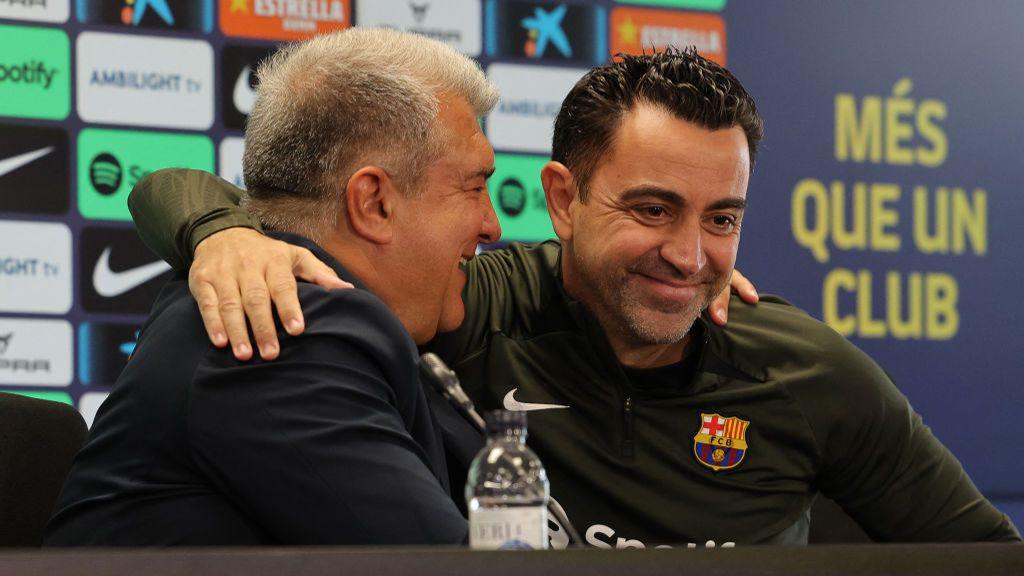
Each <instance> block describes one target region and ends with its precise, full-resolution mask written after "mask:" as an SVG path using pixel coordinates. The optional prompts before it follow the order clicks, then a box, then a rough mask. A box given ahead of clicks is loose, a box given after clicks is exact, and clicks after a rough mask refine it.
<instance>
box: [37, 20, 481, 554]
mask: <svg viewBox="0 0 1024 576" xmlns="http://www.w3.org/2000/svg"><path fill="white" fill-rule="evenodd" d="M260 77H261V85H260V88H259V93H258V97H257V101H256V104H255V108H254V110H253V113H252V115H251V117H250V119H249V125H248V129H247V132H246V145H247V150H246V155H245V160H244V170H245V177H246V181H247V182H248V183H249V194H248V200H247V203H248V209H249V211H250V213H252V214H254V215H256V217H257V218H258V219H259V220H260V221H261V222H262V223H263V224H264V225H265V226H267V227H268V228H273V229H274V230H276V231H277V234H276V237H277V238H279V239H282V240H284V241H285V242H288V243H290V244H292V245H296V246H302V247H305V248H308V249H309V250H310V251H312V253H313V254H314V255H315V256H316V257H317V258H318V259H319V260H321V261H322V262H324V263H325V264H327V265H328V266H329V267H330V268H331V269H332V270H333V271H334V272H336V273H337V274H338V276H339V277H341V278H342V279H344V280H347V281H348V282H350V283H352V284H353V285H355V287H356V289H353V290H341V291H334V292H330V291H327V290H325V289H323V288H320V287H318V286H314V285H312V284H303V285H302V286H301V287H300V289H299V300H300V301H301V303H302V306H303V308H304V310H305V311H306V320H307V321H306V324H307V325H306V329H305V333H304V334H303V336H302V337H300V338H295V339H289V340H287V341H286V343H285V345H284V347H283V348H282V350H281V351H280V357H279V359H278V360H277V361H276V362H274V363H262V362H259V361H253V362H249V363H243V362H240V361H238V360H236V359H235V358H234V357H233V355H232V354H231V352H230V351H226V350H221V349H218V348H216V347H214V346H213V345H212V344H211V343H210V342H209V341H208V340H207V337H206V334H205V332H204V329H203V323H202V320H201V319H200V315H199V312H198V311H197V310H196V309H195V304H194V302H193V300H192V297H191V296H190V294H189V291H188V286H187V284H186V281H185V280H186V279H185V277H184V276H183V275H179V276H178V277H176V278H175V279H174V280H173V281H172V282H171V283H170V284H169V285H168V286H167V287H166V288H165V289H164V290H163V292H162V293H161V294H160V297H159V298H158V300H157V302H156V304H155V305H154V308H153V312H152V314H151V316H150V318H149V320H148V321H147V322H146V325H145V326H144V327H143V329H142V332H141V335H140V337H139V343H138V347H137V348H136V351H135V355H134V357H133V360H132V362H131V363H130V366H128V367H127V369H126V370H125V371H124V373H123V374H122V375H121V377H120V378H119V379H118V381H117V383H116V384H115V386H114V390H113V392H112V393H111V395H110V397H109V398H108V399H107V401H106V402H105V403H104V405H103V407H102V408H101V410H100V412H99V414H98V416H97V418H96V421H95V425H94V427H93V429H92V432H91V435H90V439H89V441H88V443H87V445H86V446H85V448H84V449H83V451H82V452H81V454H80V455H79V456H78V458H77V460H76V462H75V464H74V467H73V469H72V472H71V475H70V478H69V479H68V481H67V483H66V485H65V488H64V491H63V493H62V495H61V498H60V502H59V504H58V507H57V513H56V515H55V516H54V518H53V519H52V521H51V523H50V526H49V534H48V538H47V541H48V543H49V544H50V545H94V546H96V545H102V546H109V545H146V546H151V545H172V544H180V545H208V544H218V545H226V544H244V545H252V544H327V543H336V544H414V543H420V544H427V543H449V544H455V543H459V542H462V541H463V540H464V539H465V536H466V531H467V526H466V522H465V520H464V519H463V517H462V515H461V514H460V513H459V510H458V508H457V507H456V505H455V503H454V502H453V500H452V498H451V497H450V494H449V491H448V473H447V470H446V465H445V458H444V451H443V446H442V442H441V437H440V434H439V431H438V427H437V424H436V422H435V420H434V417H433V416H432V415H431V412H430V410H429V409H428V398H427V397H426V396H425V392H424V390H423V389H422V388H421V386H420V383H419V380H418V377H417V374H418V372H417V359H418V356H417V350H416V345H417V344H422V343H424V342H427V341H428V340H430V339H432V338H433V337H434V335H435V333H437V332H438V331H440V330H451V329H454V328H456V327H457V326H458V325H459V324H460V323H461V322H462V320H463V317H464V309H463V303H462V299H461V292H462V288H463V285H464V283H465V281H466V277H465V274H464V272H463V270H462V268H463V266H464V264H465V262H466V261H467V260H468V259H471V258H472V257H473V255H474V253H475V250H476V247H477V244H478V243H479V242H494V241H496V240H497V239H498V237H499V236H500V234H501V230H500V228H499V226H498V223H497V219H496V216H495V214H494V210H493V208H492V207H491V204H490V200H489V197H488V195H487V191H486V187H485V181H486V179H487V177H488V176H489V175H490V174H491V172H493V170H494V153H493V151H492V150H491V147H490V145H488V143H487V141H486V139H485V138H484V135H483V134H482V133H481V132H480V128H479V124H478V118H479V117H480V116H482V115H483V114H486V113H487V111H488V110H489V109H490V108H491V107H492V106H493V105H494V103H495V101H496V99H497V95H496V92H495V90H494V88H493V86H492V85H491V84H490V83H489V82H488V81H487V80H486V78H485V77H484V75H483V73H482V72H481V71H480V69H479V68H478V66H477V65H476V64H475V63H473V62H472V61H471V60H469V59H467V58H465V57H464V56H461V55H459V54H457V53H456V52H455V51H453V50H452V49H450V48H448V47H446V46H444V45H443V44H440V43H438V42H435V41H431V40H427V39H425V38H422V37H418V36H413V35H408V34H402V33H399V32H394V31H387V30H373V29H352V30H348V31H345V32H340V33H336V34H332V35H329V36H323V37H318V38H316V39H313V40H311V41H309V42H305V43H302V44H298V45H293V46H291V47H289V48H286V49H285V50H283V51H282V52H280V53H278V54H277V55H276V56H275V57H274V58H273V59H272V60H271V61H270V62H269V63H268V64H266V65H265V66H263V67H261V69H260ZM455 488H456V489H458V488H460V487H455Z"/></svg>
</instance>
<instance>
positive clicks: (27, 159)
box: [0, 146, 53, 176]
mask: <svg viewBox="0 0 1024 576" xmlns="http://www.w3.org/2000/svg"><path fill="white" fill-rule="evenodd" d="M50 152H53V146H47V147H46V148H40V149H39V150H33V151H31V152H25V153H24V154H18V155H17V156H11V157H10V158H5V159H4V160H0V176H5V175H7V174H10V173H11V172H14V171H15V170H17V169H18V168H21V167H22V166H24V165H25V164H29V163H31V162H34V161H36V160H38V159H40V158H42V157H43V156H46V155H47V154H49V153H50Z"/></svg>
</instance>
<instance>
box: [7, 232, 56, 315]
mask: <svg viewBox="0 0 1024 576" xmlns="http://www.w3.org/2000/svg"><path fill="white" fill-rule="evenodd" d="M72 272H73V271H72V265H71V231H70V230H69V229H68V227H67V226H65V225H64V224H49V223H35V222H15V221H10V220H0V312H30V313H43V314H66V313H67V312H68V310H70V309H71V294H72V292H71V279H72Z"/></svg>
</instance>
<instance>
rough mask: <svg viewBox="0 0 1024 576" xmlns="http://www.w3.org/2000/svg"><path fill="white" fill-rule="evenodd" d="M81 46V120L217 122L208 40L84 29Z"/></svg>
mask: <svg viewBox="0 0 1024 576" xmlns="http://www.w3.org/2000/svg"><path fill="white" fill-rule="evenodd" d="M76 46H77V49H78V50H77V54H76V62H77V65H78V66H77V71H76V75H77V76H76V77H77V82H76V86H77V87H78V115H79V116H81V117H82V120H85V121H86V122H102V123H108V124H128V125H132V126H153V127H157V128H184V129H191V130H206V129H208V128H210V126H211V125H212V124H213V49H212V48H211V47H210V45H209V44H208V43H206V42H204V41H202V40H186V39H180V38H156V37H147V36H128V35H123V34H106V33H100V32H83V33H82V34H80V35H79V36H78V40H77V41H76Z"/></svg>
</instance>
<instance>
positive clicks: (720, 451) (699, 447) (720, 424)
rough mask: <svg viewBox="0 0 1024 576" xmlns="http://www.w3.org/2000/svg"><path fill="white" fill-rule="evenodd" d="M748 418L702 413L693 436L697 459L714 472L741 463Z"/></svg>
mask: <svg viewBox="0 0 1024 576" xmlns="http://www.w3.org/2000/svg"><path fill="white" fill-rule="evenodd" d="M748 426H750V421H749V420H740V419H739V418H736V417H735V416H729V417H725V416H722V415H720V414H704V413H703V412H702V413H701V415H700V428H698V429H697V434H696V435H694V437H693V454H694V455H695V456H696V457H697V461H698V462H700V463H701V464H703V465H705V466H707V467H708V468H711V469H712V470H714V471H715V472H718V471H719V470H729V469H730V468H735V467H737V466H739V464H740V462H743V457H744V456H745V455H746V454H747V427H748Z"/></svg>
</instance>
